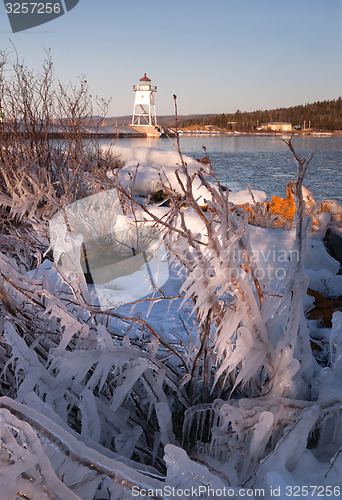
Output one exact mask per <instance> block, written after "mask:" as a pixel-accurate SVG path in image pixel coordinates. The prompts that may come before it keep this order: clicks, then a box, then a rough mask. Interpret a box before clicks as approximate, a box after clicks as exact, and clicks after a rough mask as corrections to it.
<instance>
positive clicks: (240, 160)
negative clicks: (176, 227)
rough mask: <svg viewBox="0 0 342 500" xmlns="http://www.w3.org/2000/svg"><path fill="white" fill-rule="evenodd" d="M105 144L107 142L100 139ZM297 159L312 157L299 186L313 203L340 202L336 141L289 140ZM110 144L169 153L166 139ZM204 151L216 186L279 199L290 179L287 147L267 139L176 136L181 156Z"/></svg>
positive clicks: (292, 165) (340, 154) (340, 153)
mask: <svg viewBox="0 0 342 500" xmlns="http://www.w3.org/2000/svg"><path fill="white" fill-rule="evenodd" d="M101 142H103V143H106V144H108V143H110V142H111V141H110V140H103V141H101ZM292 143H293V145H294V147H295V149H296V151H297V153H298V154H299V156H300V157H304V158H309V157H310V155H311V153H313V152H314V151H315V150H316V152H315V155H314V157H313V160H312V162H311V163H310V166H309V169H308V172H307V174H306V179H305V182H304V184H305V186H306V187H307V188H308V189H310V191H312V192H313V194H314V196H315V197H316V199H317V201H320V200H322V199H336V200H339V201H341V202H342V138H339V137H309V136H308V137H294V138H293V141H292ZM116 144H117V145H119V146H126V147H153V148H158V149H162V150H164V151H165V150H170V151H172V150H174V146H173V144H172V142H171V141H170V139H168V138H161V139H152V138H134V139H118V140H116ZM202 146H206V148H207V152H208V154H209V156H210V159H211V161H212V164H213V167H214V170H215V173H216V175H217V177H218V178H219V180H220V181H222V182H223V183H225V184H227V185H228V187H229V184H231V187H232V188H233V189H234V190H235V189H236V188H242V189H245V186H246V184H248V186H249V187H250V188H253V189H260V190H262V191H266V193H267V197H268V199H269V198H270V197H271V196H272V195H276V196H285V195H286V184H287V183H288V182H290V181H291V180H294V179H295V178H296V172H297V163H296V161H295V159H294V158H293V156H292V154H291V152H290V150H289V148H288V146H287V145H286V144H284V143H283V142H282V141H280V140H279V139H276V138H274V137H271V136H264V137H260V136H255V137H250V136H241V137H226V136H217V137H208V136H203V137H181V148H182V152H183V154H185V155H188V156H191V157H193V158H201V157H202V156H203V149H202Z"/></svg>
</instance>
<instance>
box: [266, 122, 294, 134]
mask: <svg viewBox="0 0 342 500" xmlns="http://www.w3.org/2000/svg"><path fill="white" fill-rule="evenodd" d="M261 129H262V130H273V131H274V132H291V130H292V124H291V123H283V122H269V123H262V124H261Z"/></svg>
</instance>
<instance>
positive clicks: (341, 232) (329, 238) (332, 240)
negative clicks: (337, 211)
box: [324, 226, 342, 265]
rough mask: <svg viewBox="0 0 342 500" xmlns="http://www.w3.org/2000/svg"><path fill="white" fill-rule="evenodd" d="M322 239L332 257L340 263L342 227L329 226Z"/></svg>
mask: <svg viewBox="0 0 342 500" xmlns="http://www.w3.org/2000/svg"><path fill="white" fill-rule="evenodd" d="M324 241H325V242H326V245H327V248H328V249H329V252H330V254H331V255H332V257H334V259H336V260H337V261H338V262H339V263H340V264H341V265H342V227H338V226H329V227H328V229H327V231H326V233H325V236H324Z"/></svg>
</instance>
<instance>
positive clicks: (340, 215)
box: [321, 200, 342, 224]
mask: <svg viewBox="0 0 342 500" xmlns="http://www.w3.org/2000/svg"><path fill="white" fill-rule="evenodd" d="M321 211H322V212H328V213H329V214H330V215H331V218H332V220H333V221H334V222H337V223H338V224H340V223H342V206H341V205H339V203H338V202H337V201H336V200H323V201H321Z"/></svg>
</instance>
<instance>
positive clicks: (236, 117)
mask: <svg viewBox="0 0 342 500" xmlns="http://www.w3.org/2000/svg"><path fill="white" fill-rule="evenodd" d="M268 122H288V123H292V126H293V127H296V128H304V126H305V128H309V127H311V128H313V129H315V130H329V131H332V130H341V129H342V98H341V97H339V98H338V99H333V100H329V101H318V102H314V103H312V104H305V105H300V106H293V107H291V108H279V109H271V110H266V111H253V112H250V113H247V112H242V111H240V110H239V109H238V110H237V111H236V113H221V114H219V115H208V116H205V115H204V116H199V117H196V118H184V119H182V120H180V122H179V127H188V126H190V125H202V126H204V125H214V126H216V127H219V128H220V129H226V130H241V131H250V130H255V129H256V128H257V127H260V126H261V124H262V123H268ZM304 122H305V123H304Z"/></svg>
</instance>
